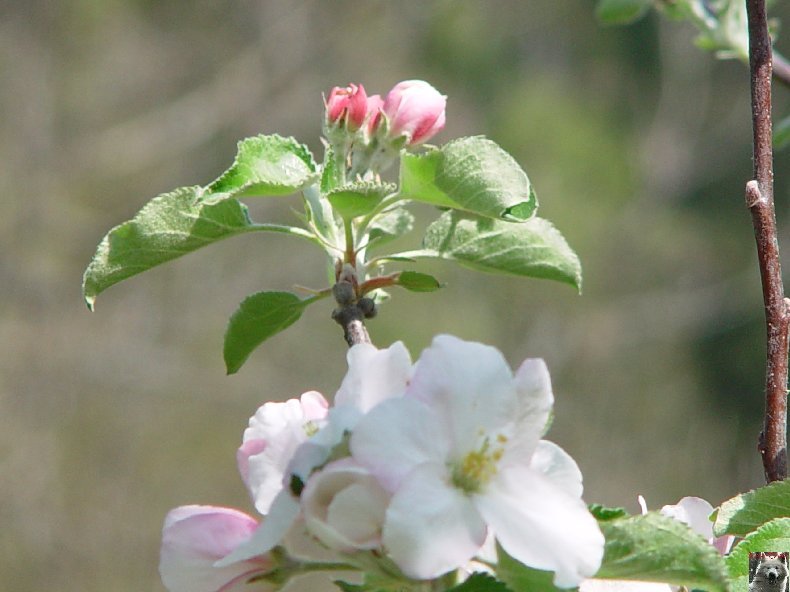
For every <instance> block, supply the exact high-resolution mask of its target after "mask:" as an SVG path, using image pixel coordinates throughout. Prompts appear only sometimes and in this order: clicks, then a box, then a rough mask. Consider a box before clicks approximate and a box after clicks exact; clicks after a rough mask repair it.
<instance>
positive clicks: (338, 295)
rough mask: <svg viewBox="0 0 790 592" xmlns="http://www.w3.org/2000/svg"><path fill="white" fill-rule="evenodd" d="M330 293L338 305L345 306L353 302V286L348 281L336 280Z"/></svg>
mask: <svg viewBox="0 0 790 592" xmlns="http://www.w3.org/2000/svg"><path fill="white" fill-rule="evenodd" d="M332 295H333V296H334V297H335V300H336V301H337V303H338V304H339V305H340V306H347V305H349V304H351V303H352V302H354V297H355V296H356V294H354V286H352V285H351V283H350V282H338V283H336V284H335V285H334V286H332Z"/></svg>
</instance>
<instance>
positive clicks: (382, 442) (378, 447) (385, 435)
mask: <svg viewBox="0 0 790 592" xmlns="http://www.w3.org/2000/svg"><path fill="white" fill-rule="evenodd" d="M448 447H449V439H448V436H447V434H446V432H445V423H444V422H443V421H442V420H441V419H440V418H439V417H438V416H437V415H436V413H435V412H434V411H433V410H431V409H430V408H429V407H426V406H425V405H424V404H423V403H421V402H420V401H416V400H414V399H407V398H399V399H390V400H388V401H384V402H383V403H381V404H380V405H378V406H377V407H376V408H375V409H373V410H372V411H370V412H369V413H368V414H367V415H365V416H364V417H363V418H362V419H361V420H360V422H359V423H358V424H357V427H356V428H355V429H354V433H353V434H352V435H351V453H352V455H353V456H354V459H355V460H356V461H357V462H358V463H359V464H361V465H362V466H364V467H365V468H366V469H368V470H369V471H370V472H371V473H373V474H374V475H376V477H377V478H378V480H379V482H380V483H381V484H382V486H383V487H384V489H386V490H387V491H390V492H392V491H395V489H397V487H398V485H399V484H400V482H401V480H402V479H403V478H404V477H405V476H406V475H407V474H408V473H409V472H411V470H412V469H413V468H414V467H415V466H416V465H418V464H421V463H424V462H428V461H434V462H441V463H443V462H445V459H446V457H447V454H448V449H449V448H448Z"/></svg>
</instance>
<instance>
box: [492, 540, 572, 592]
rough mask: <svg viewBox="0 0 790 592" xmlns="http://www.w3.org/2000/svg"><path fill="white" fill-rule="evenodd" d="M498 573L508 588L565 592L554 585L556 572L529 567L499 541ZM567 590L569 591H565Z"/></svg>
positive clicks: (536, 591)
mask: <svg viewBox="0 0 790 592" xmlns="http://www.w3.org/2000/svg"><path fill="white" fill-rule="evenodd" d="M496 550H497V559H498V561H497V566H496V575H497V577H498V578H499V579H500V580H502V581H503V582H504V583H505V584H506V585H507V587H508V588H510V589H511V590H515V591H517V592H521V591H522V590H524V591H526V590H528V591H529V592H563V590H562V589H561V588H557V586H555V585H554V573H553V572H550V571H544V570H540V569H535V568H532V567H527V566H526V565H524V564H523V563H521V562H520V561H518V560H516V559H514V558H513V557H511V556H510V555H508V553H507V552H506V551H505V550H504V549H503V548H502V547H501V545H499V543H497V547H496ZM564 592H567V591H564Z"/></svg>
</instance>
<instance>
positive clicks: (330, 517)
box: [301, 458, 390, 552]
mask: <svg viewBox="0 0 790 592" xmlns="http://www.w3.org/2000/svg"><path fill="white" fill-rule="evenodd" d="M389 499H390V496H389V494H388V493H387V492H386V491H384V489H383V488H382V487H381V486H380V485H379V483H378V481H377V480H376V478H375V477H374V476H373V475H371V474H370V473H369V472H368V471H367V470H366V469H364V468H363V467H361V466H360V465H358V464H357V463H356V462H354V461H353V460H352V459H350V458H344V459H342V460H338V461H335V462H333V463H330V464H328V465H327V466H325V467H324V468H323V469H322V470H321V471H319V472H317V473H316V474H315V475H313V476H312V478H311V479H310V480H309V481H308V482H307V485H306V487H305V489H304V492H303V493H302V496H301V503H302V510H303V512H304V519H305V525H306V526H307V530H308V531H309V532H310V533H312V534H313V535H314V536H315V537H316V538H318V540H320V541H321V542H322V543H324V544H325V545H326V546H327V547H329V548H330V549H335V550H338V551H343V552H352V551H355V550H358V549H377V548H379V547H381V528H382V525H383V524H384V514H385V512H386V509H387V504H388V503H389Z"/></svg>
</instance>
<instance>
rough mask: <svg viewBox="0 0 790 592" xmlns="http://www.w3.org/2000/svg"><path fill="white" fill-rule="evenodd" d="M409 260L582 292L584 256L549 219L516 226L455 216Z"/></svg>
mask: <svg viewBox="0 0 790 592" xmlns="http://www.w3.org/2000/svg"><path fill="white" fill-rule="evenodd" d="M403 255H405V256H422V257H426V256H428V257H431V256H432V257H439V258H442V259H450V260H454V261H458V262H459V263H461V264H462V265H465V266H468V267H471V268H473V269H478V270H480V271H487V272H492V273H504V274H511V275H518V276H526V277H533V278H543V279H551V280H556V281H559V282H563V283H566V284H570V285H572V286H574V287H576V289H577V290H579V291H581V281H582V275H581V263H580V262H579V258H578V256H577V255H576V253H574V251H573V250H572V249H571V248H570V246H568V243H567V242H566V241H565V238H564V237H563V236H562V234H560V232H559V231H558V230H557V229H556V228H554V226H552V224H551V223H550V222H549V221H547V220H544V219H543V218H537V217H533V218H530V219H529V220H527V221H526V222H522V223H520V224H514V223H511V222H502V221H499V220H493V219H491V218H483V217H480V216H473V215H469V214H465V213H461V212H458V211H452V210H451V211H448V212H445V213H444V214H442V215H441V216H440V217H439V218H438V219H437V220H436V221H434V222H433V223H432V224H431V225H430V226H429V227H428V229H427V231H426V234H425V238H424V239H423V250H422V251H417V252H414V253H403Z"/></svg>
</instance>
